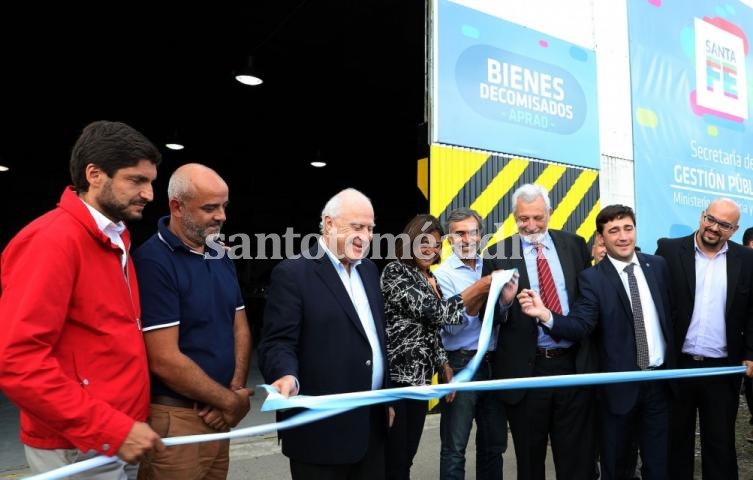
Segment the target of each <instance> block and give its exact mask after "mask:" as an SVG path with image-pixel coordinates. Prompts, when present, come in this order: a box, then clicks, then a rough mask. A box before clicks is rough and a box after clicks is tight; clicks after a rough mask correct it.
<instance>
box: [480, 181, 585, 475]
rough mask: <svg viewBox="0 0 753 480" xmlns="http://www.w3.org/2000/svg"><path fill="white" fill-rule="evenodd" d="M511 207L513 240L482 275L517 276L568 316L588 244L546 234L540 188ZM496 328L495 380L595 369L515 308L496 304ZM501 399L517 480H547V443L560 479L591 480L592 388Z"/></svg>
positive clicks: (520, 195)
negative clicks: (501, 271) (514, 271)
mask: <svg viewBox="0 0 753 480" xmlns="http://www.w3.org/2000/svg"><path fill="white" fill-rule="evenodd" d="M512 204H513V216H514V218H515V222H516V224H517V227H518V233H517V234H515V235H512V236H511V237H508V238H506V239H505V240H503V241H502V242H500V243H497V244H496V245H492V246H491V247H489V249H488V250H487V251H486V252H485V254H484V268H483V274H484V275H487V274H489V273H491V272H492V271H494V270H497V269H505V270H509V269H513V268H516V269H517V270H518V272H519V274H520V278H519V286H520V288H534V289H538V290H539V291H541V292H542V293H543V292H546V293H547V294H548V296H549V298H548V300H549V302H551V303H550V305H556V309H557V310H558V311H560V312H562V311H564V312H565V313H567V311H568V308H569V307H570V306H571V305H572V303H573V302H574V301H575V298H577V293H578V282H577V276H578V273H579V272H580V271H582V270H583V269H585V268H588V267H589V266H590V264H591V256H590V255H589V253H588V249H587V247H586V242H585V240H583V238H581V237H579V236H577V235H573V234H571V233H567V232H563V231H558V230H549V229H548V226H549V218H550V214H551V204H550V201H549V194H548V192H547V191H546V190H545V189H544V188H543V187H541V186H539V185H533V184H527V185H523V186H521V187H520V188H518V189H517V190H516V191H515V192H514V193H513V196H512ZM539 252H541V253H539ZM552 308H553V309H554V308H555V307H554V306H553V307H552ZM495 321H496V322H498V323H500V328H499V340H498V342H497V349H496V352H495V356H494V376H495V378H519V377H533V376H548V375H567V374H573V373H586V372H591V371H594V370H595V368H596V367H595V364H594V361H595V357H594V356H593V355H592V353H591V352H590V348H589V341H588V340H584V341H581V342H573V341H570V340H567V339H563V338H556V337H552V336H551V335H549V334H548V333H547V332H546V331H545V330H544V329H542V328H540V327H537V325H536V322H535V321H534V320H533V319H532V318H531V317H529V316H527V315H525V314H523V312H522V311H521V309H520V305H519V304H518V302H515V301H513V302H511V303H510V304H509V305H504V304H502V303H500V305H499V306H498V308H497V309H496V312H495ZM500 398H501V400H502V401H503V402H504V406H505V409H506V411H507V418H508V422H509V424H510V431H511V432H512V438H513V442H514V445H515V457H516V460H517V471H518V479H519V480H543V479H544V478H545V460H546V454H547V443H548V440H549V439H550V438H551V447H552V452H553V456H554V466H555V469H556V471H557V477H558V478H566V479H568V480H591V479H592V478H593V476H594V466H595V447H594V445H595V444H594V427H593V421H592V412H591V407H592V402H591V389H590V388H589V387H572V388H536V389H530V390H502V391H501V392H500Z"/></svg>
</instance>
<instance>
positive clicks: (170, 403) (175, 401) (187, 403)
mask: <svg viewBox="0 0 753 480" xmlns="http://www.w3.org/2000/svg"><path fill="white" fill-rule="evenodd" d="M152 403H156V404H157V405H165V406H167V407H179V408H192V409H194V410H201V409H202V408H204V407H206V405H207V404H206V403H203V402H196V401H194V400H188V399H181V398H175V397H171V396H169V395H153V396H152Z"/></svg>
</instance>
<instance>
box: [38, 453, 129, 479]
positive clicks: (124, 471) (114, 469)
mask: <svg viewBox="0 0 753 480" xmlns="http://www.w3.org/2000/svg"><path fill="white" fill-rule="evenodd" d="M24 451H25V453H26V461H27V462H28V463H29V467H30V468H31V473H32V474H34V475H37V474H40V473H44V472H49V471H50V470H55V469H56V468H60V467H64V466H66V465H71V464H73V463H77V462H82V461H84V460H89V459H90V458H94V457H96V456H98V455H99V452H96V451H94V450H90V451H88V452H86V453H84V452H82V451H80V450H77V449H75V448H58V449H54V450H51V449H45V448H34V447H29V446H28V445H24ZM138 470H139V466H138V465H129V464H127V463H124V462H123V461H121V460H116V461H114V462H111V463H108V464H107V465H102V466H101V467H97V468H94V469H92V470H87V471H85V472H81V473H78V474H76V475H73V476H69V477H66V478H69V479H74V480H136V474H137V473H138Z"/></svg>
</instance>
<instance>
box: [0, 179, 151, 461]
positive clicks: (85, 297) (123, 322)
mask: <svg viewBox="0 0 753 480" xmlns="http://www.w3.org/2000/svg"><path fill="white" fill-rule="evenodd" d="M123 237H124V242H125V245H126V248H128V247H129V246H130V238H129V237H128V233H127V231H125V232H124V235H123ZM121 265H122V264H121V250H120V248H119V247H117V246H116V245H114V244H113V243H112V242H111V241H110V239H109V238H108V237H107V235H105V234H104V233H103V232H102V231H101V230H99V228H98V227H97V224H96V222H95V221H94V218H93V217H92V215H91V213H90V212H89V210H88V209H87V207H86V205H84V203H83V201H81V200H80V199H79V198H78V196H77V195H76V193H75V192H74V191H73V189H72V188H71V187H68V188H67V189H66V190H65V191H64V192H63V195H62V197H61V198H60V203H59V204H58V206H57V208H55V209H54V210H52V211H50V212H48V213H46V214H44V215H42V216H41V217H39V218H37V219H36V220H34V221H33V222H31V223H30V224H29V225H27V226H26V227H24V228H23V229H22V230H21V231H20V232H19V233H18V234H17V235H16V236H15V237H14V238H13V239H12V240H11V241H10V243H9V244H8V246H7V247H6V248H5V250H4V251H3V253H2V258H0V287H2V290H0V389H2V391H3V393H5V395H6V396H7V397H8V398H10V399H11V400H12V401H13V403H15V404H16V405H17V406H18V407H19V408H20V410H21V435H20V436H21V441H22V442H23V443H24V444H26V445H28V446H31V447H35V448H44V449H55V448H72V447H75V448H78V449H79V450H82V451H88V450H96V451H98V452H100V453H103V454H105V455H114V454H115V453H116V452H117V451H118V449H119V448H120V446H121V445H122V443H123V441H124V440H125V438H126V436H127V435H128V432H129V431H130V429H131V427H132V426H133V424H134V422H135V421H137V420H138V421H145V420H146V418H147V415H148V412H149V369H148V366H147V359H146V350H145V347H144V341H143V337H142V333H141V325H140V307H139V294H138V286H137V284H136V272H135V270H134V268H133V263H132V262H131V257H130V255H128V262H127V265H126V270H127V272H128V275H127V277H126V275H125V274H124V272H123V268H122V266H121Z"/></svg>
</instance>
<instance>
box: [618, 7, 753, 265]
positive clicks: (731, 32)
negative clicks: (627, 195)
mask: <svg viewBox="0 0 753 480" xmlns="http://www.w3.org/2000/svg"><path fill="white" fill-rule="evenodd" d="M747 3H749V4H750V2H747ZM628 23H629V34H630V68H631V85H632V100H633V137H634V138H633V145H634V146H633V148H634V152H633V153H634V159H635V196H636V212H637V215H638V217H639V220H640V221H639V228H638V237H639V238H638V244H639V245H640V246H642V247H644V248H645V249H646V251H649V252H653V251H654V249H655V248H656V240H657V239H659V238H661V237H677V236H682V235H687V234H690V233H692V232H693V231H695V230H696V229H697V228H698V223H699V219H700V216H701V212H702V211H703V209H704V208H705V207H706V206H707V205H708V203H709V202H710V201H711V200H713V199H714V198H717V197H722V196H723V197H730V198H732V199H733V200H735V201H736V202H738V203H739V204H740V207H741V210H742V216H741V219H740V229H739V230H738V232H737V233H736V234H735V237H734V239H735V240H738V241H739V240H740V239H741V236H742V232H743V230H744V229H745V228H746V227H749V226H753V131H752V130H753V120H751V114H752V113H753V108H752V105H753V104H752V103H751V99H752V98H753V82H752V80H753V79H751V78H750V76H751V74H753V59H751V54H750V35H751V34H753V8H751V6H748V5H746V4H745V3H743V2H741V1H736V0H730V1H726V2H710V1H708V0H683V1H681V2H680V1H663V2H662V1H659V0H642V1H631V2H628Z"/></svg>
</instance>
